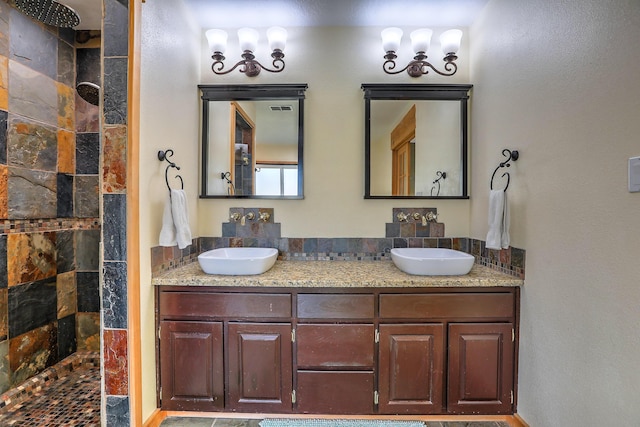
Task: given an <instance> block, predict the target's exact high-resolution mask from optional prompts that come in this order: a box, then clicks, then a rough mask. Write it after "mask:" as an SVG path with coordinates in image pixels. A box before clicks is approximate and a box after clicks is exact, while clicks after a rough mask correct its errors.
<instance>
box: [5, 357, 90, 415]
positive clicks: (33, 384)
mask: <svg viewBox="0 0 640 427" xmlns="http://www.w3.org/2000/svg"><path fill="white" fill-rule="evenodd" d="M82 367H100V354H99V353H97V352H90V351H78V352H76V353H74V354H72V355H71V356H69V357H67V358H65V359H64V360H62V361H60V362H58V363H57V364H55V365H53V366H50V367H49V368H47V369H45V370H44V371H42V372H41V373H39V374H38V375H36V376H34V377H32V378H29V379H28V380H27V381H25V382H24V383H22V384H21V385H19V386H18V387H15V388H12V389H11V390H8V391H7V392H5V393H3V394H2V395H1V396H0V414H1V413H5V412H6V411H8V410H9V409H10V408H12V407H14V406H15V405H19V404H20V403H22V402H24V401H25V400H27V399H30V398H31V397H32V396H33V395H34V394H35V393H37V392H40V391H41V390H42V389H43V388H45V387H47V386H49V385H50V384H51V383H52V382H53V381H55V380H57V379H59V378H63V377H65V376H67V375H68V374H69V373H70V372H72V371H75V370H78V369H81V368H82Z"/></svg>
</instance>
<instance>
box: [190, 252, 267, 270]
mask: <svg viewBox="0 0 640 427" xmlns="http://www.w3.org/2000/svg"><path fill="white" fill-rule="evenodd" d="M277 258H278V250H277V249H274V248H220V249H213V250H210V251H207V252H203V253H201V254H200V255H198V262H199V263H200V267H201V268H202V270H203V271H204V272H205V273H207V274H225V275H234V276H238V275H245V274H262V273H264V272H265V271H267V270H269V269H270V268H271V267H273V264H275V262H276V259H277Z"/></svg>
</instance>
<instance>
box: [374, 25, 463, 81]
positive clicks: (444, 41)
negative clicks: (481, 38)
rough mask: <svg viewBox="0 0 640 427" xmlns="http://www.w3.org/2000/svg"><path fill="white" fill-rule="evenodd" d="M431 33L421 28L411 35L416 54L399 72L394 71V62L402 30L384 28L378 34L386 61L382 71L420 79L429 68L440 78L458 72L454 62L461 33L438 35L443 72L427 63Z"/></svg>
mask: <svg viewBox="0 0 640 427" xmlns="http://www.w3.org/2000/svg"><path fill="white" fill-rule="evenodd" d="M432 34H433V31H432V30H430V29H428V28H421V29H419V30H415V31H413V32H412V33H411V35H410V37H411V47H412V49H413V51H414V52H415V53H416V56H414V57H413V61H411V62H409V64H408V65H407V66H406V67H404V68H403V69H401V70H396V69H395V68H396V61H395V59H396V58H397V57H398V56H397V55H396V52H397V51H398V49H399V48H400V41H401V40H402V30H401V29H400V28H396V27H390V28H385V29H384V30H382V33H381V34H380V35H381V36H382V48H383V49H384V51H385V52H386V54H385V55H384V59H386V61H385V62H384V64H383V65H382V69H383V70H384V72H385V73H387V74H399V73H402V72H403V71H405V70H406V71H407V73H408V74H409V75H410V76H411V77H420V76H421V75H423V74H428V73H429V68H431V69H432V70H433V71H435V72H436V73H438V74H440V75H442V76H453V75H454V74H455V73H456V71H458V65H456V63H455V61H456V59H458V57H457V56H456V53H457V52H458V49H460V40H461V39H462V31H460V30H457V29H454V30H448V31H445V32H444V33H442V34H441V35H440V46H441V47H442V52H443V53H444V55H445V56H444V58H443V60H444V62H445V64H444V71H440V70H438V69H437V68H436V67H435V66H434V65H433V64H431V63H430V62H428V61H427V55H426V53H427V50H429V44H430V43H431V35H432Z"/></svg>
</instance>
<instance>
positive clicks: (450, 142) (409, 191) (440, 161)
mask: <svg viewBox="0 0 640 427" xmlns="http://www.w3.org/2000/svg"><path fill="white" fill-rule="evenodd" d="M370 87H372V89H369V88H370ZM443 87H445V86H443V85H431V86H430V85H421V86H417V85H416V86H407V87H405V86H402V87H400V88H399V89H398V88H397V86H394V85H363V89H365V92H367V91H368V90H369V91H370V92H368V93H367V94H366V95H365V98H366V97H367V95H368V96H370V99H366V100H367V101H368V108H367V111H368V114H369V116H368V120H367V123H368V126H369V128H368V141H365V144H368V147H369V150H368V154H369V156H368V159H366V160H367V161H368V163H367V165H368V168H367V172H368V180H367V177H365V186H367V184H368V187H367V188H365V198H376V197H378V198H393V197H403V198H405V197H444V198H447V197H449V198H466V197H468V194H467V193H466V191H467V190H466V182H465V180H466V175H467V174H466V170H465V168H466V164H467V162H466V158H467V153H466V150H465V149H464V148H465V147H466V128H467V126H466V120H467V117H466V99H467V96H468V95H467V92H468V90H469V89H470V88H471V86H470V85H451V86H449V87H450V88H452V92H454V93H448V92H446V90H444V89H443ZM372 94H373V95H372ZM425 98H426V99H425ZM440 177H442V178H440ZM438 178H440V179H439V181H437V182H436V180H438Z"/></svg>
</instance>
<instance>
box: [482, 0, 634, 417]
mask: <svg viewBox="0 0 640 427" xmlns="http://www.w3.org/2000/svg"><path fill="white" fill-rule="evenodd" d="M471 37H472V50H471V54H472V63H471V69H472V74H471V81H472V83H473V84H474V85H475V86H474V93H473V110H472V117H473V123H472V136H473V143H472V156H471V158H472V170H473V173H472V178H473V182H474V183H475V185H474V188H473V190H474V191H473V198H472V209H471V235H472V237H476V238H484V237H485V235H486V226H485V222H486V215H485V212H486V211H487V197H485V194H486V193H487V192H488V183H489V178H490V175H491V172H492V171H493V168H494V167H495V166H497V162H499V161H501V160H502V157H501V155H500V151H501V150H502V149H503V148H511V149H518V150H520V154H521V158H520V159H519V160H518V161H517V162H516V163H515V164H514V166H513V167H512V168H511V174H512V175H511V185H510V187H509V192H508V194H509V197H510V200H511V203H512V205H511V206H512V208H513V209H512V217H511V224H512V228H511V229H512V244H513V245H514V246H516V247H520V248H525V249H526V251H527V259H526V281H525V286H524V288H523V292H522V321H521V340H520V378H519V381H520V383H519V405H518V412H519V413H520V414H521V415H522V416H523V417H524V419H525V420H526V421H527V422H528V423H529V424H530V425H531V426H536V427H556V426H599V425H621V426H622V425H625V426H627V425H629V426H630V425H638V420H640V405H638V394H637V389H638V384H640V369H639V360H640V359H639V356H638V355H640V338H639V337H640V334H639V332H638V325H640V309H639V307H640V281H639V279H638V262H639V260H640V220H639V218H640V193H629V192H628V191H627V159H628V158H629V157H631V156H638V155H640V136H639V135H640V120H639V117H640V116H639V113H640V79H639V72H640V43H638V41H639V40H640V3H638V1H637V0H617V1H609V2H607V1H601V0H582V1H562V2H560V1H556V0H517V1H514V0H492V1H491V2H490V3H489V4H488V6H487V7H486V8H485V10H484V13H483V15H482V17H481V18H480V19H478V20H477V21H476V22H475V23H474V25H473V27H472V34H471Z"/></svg>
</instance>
